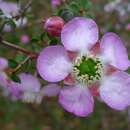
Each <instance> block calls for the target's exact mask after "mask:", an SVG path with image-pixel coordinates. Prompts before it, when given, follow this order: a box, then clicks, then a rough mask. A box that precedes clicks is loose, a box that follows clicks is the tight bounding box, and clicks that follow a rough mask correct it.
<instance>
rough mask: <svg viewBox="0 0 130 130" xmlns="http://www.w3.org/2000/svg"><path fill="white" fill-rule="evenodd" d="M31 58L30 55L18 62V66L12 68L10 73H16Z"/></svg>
mask: <svg viewBox="0 0 130 130" xmlns="http://www.w3.org/2000/svg"><path fill="white" fill-rule="evenodd" d="M30 58H31V57H30V56H27V57H26V58H25V59H24V60H23V61H22V62H21V63H19V64H18V66H17V67H16V68H14V69H11V70H10V73H15V72H16V71H18V70H19V69H20V68H21V67H22V65H24V64H25V63H26V62H27V61H28V60H29V59H30Z"/></svg>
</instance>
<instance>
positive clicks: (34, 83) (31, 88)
mask: <svg viewBox="0 0 130 130" xmlns="http://www.w3.org/2000/svg"><path fill="white" fill-rule="evenodd" d="M19 77H20V80H21V84H20V85H21V89H22V90H23V91H28V92H39V91H40V86H41V85H40V82H39V80H38V79H37V78H36V77H35V76H33V75H31V74H27V73H21V74H20V75H19Z"/></svg>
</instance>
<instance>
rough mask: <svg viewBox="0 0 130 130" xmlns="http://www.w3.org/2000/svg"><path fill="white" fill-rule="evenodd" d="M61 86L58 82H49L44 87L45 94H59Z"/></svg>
mask: <svg viewBox="0 0 130 130" xmlns="http://www.w3.org/2000/svg"><path fill="white" fill-rule="evenodd" d="M60 89H61V87H60V86H59V85H57V84H48V85H46V86H44V87H43V89H42V91H43V94H44V96H48V97H51V96H57V95H58V94H59V92H60Z"/></svg>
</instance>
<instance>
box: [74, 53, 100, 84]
mask: <svg viewBox="0 0 130 130" xmlns="http://www.w3.org/2000/svg"><path fill="white" fill-rule="evenodd" d="M73 74H74V76H75V78H76V80H77V81H78V82H80V83H83V84H91V83H93V82H95V81H97V80H100V79H101V77H102V75H103V65H102V62H101V61H100V59H99V58H97V57H94V56H93V55H89V56H79V57H77V58H76V60H75V61H74V63H73Z"/></svg>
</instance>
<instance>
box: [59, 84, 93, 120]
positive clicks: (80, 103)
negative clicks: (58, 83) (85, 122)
mask: <svg viewBox="0 0 130 130" xmlns="http://www.w3.org/2000/svg"><path fill="white" fill-rule="evenodd" d="M59 103H60V104H61V105H62V106H63V108H64V109H65V110H67V111H68V112H71V113H73V114H75V115H76V116H80V117H85V116H87V115H89V114H90V113H91V112H92V111H93V106H94V100H93V97H92V95H91V94H90V92H89V90H88V89H87V88H83V87H81V86H71V87H65V88H63V89H62V90H61V92H60V96H59Z"/></svg>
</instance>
